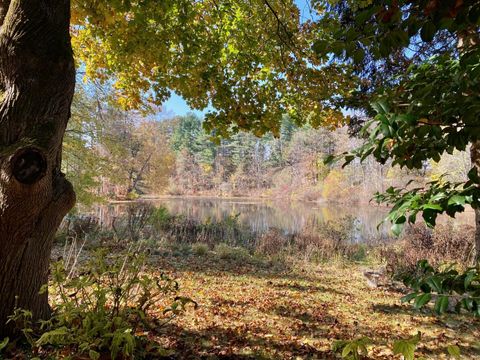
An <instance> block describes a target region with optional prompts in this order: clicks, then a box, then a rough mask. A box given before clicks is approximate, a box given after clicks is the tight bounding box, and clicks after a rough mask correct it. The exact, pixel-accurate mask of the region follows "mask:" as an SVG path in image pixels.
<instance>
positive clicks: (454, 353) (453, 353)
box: [447, 345, 461, 359]
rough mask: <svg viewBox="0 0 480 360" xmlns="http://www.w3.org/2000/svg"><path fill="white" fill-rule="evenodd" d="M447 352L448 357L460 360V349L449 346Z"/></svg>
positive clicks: (455, 346)
mask: <svg viewBox="0 0 480 360" xmlns="http://www.w3.org/2000/svg"><path fill="white" fill-rule="evenodd" d="M447 352H448V354H449V355H450V356H452V357H453V358H454V359H460V358H461V352H460V348H459V347H458V346H457V345H450V346H448V347H447Z"/></svg>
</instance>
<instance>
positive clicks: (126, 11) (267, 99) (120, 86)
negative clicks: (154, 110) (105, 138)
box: [72, 0, 351, 136]
mask: <svg viewBox="0 0 480 360" xmlns="http://www.w3.org/2000/svg"><path fill="white" fill-rule="evenodd" d="M72 26H73V46H74V49H75V53H76V56H77V59H78V61H79V63H81V64H84V66H85V72H86V76H87V78H98V79H103V80H105V81H112V82H113V86H114V88H115V89H116V97H117V100H118V102H119V103H120V104H121V105H122V106H123V107H125V108H139V107H140V108H145V107H148V105H150V104H161V103H162V102H163V101H164V100H166V99H167V98H168V97H169V94H170V91H175V92H176V93H178V94H179V95H180V96H182V97H183V98H184V99H185V100H186V101H187V102H188V104H189V105H190V106H191V107H192V108H194V109H205V108H209V109H211V111H210V112H209V113H208V115H207V117H206V121H205V127H206V128H207V129H208V130H215V133H216V134H217V135H224V136H225V135H228V134H230V133H232V132H236V131H238V130H239V129H244V130H250V131H252V132H253V133H255V134H256V135H262V134H265V133H267V132H273V133H274V134H278V132H279V130H280V124H281V119H282V116H283V115H284V114H286V113H287V114H289V115H290V116H291V117H292V118H293V119H294V120H295V121H297V122H298V123H301V122H307V123H310V124H312V125H314V126H319V125H327V126H332V125H336V124H338V123H341V122H342V121H343V116H342V114H341V111H340V109H339V108H338V107H337V106H335V104H333V103H332V102H331V99H332V98H334V97H337V96H339V97H342V96H344V95H346V94H347V92H348V89H349V86H350V83H351V80H350V77H351V75H350V73H349V71H348V68H346V67H344V66H342V65H336V64H333V63H331V64H329V63H326V62H325V61H323V60H321V59H319V58H318V57H316V56H314V52H313V51H312V43H313V41H314V40H315V38H316V37H317V34H316V32H317V31H316V26H315V23H313V22H305V21H302V19H301V16H300V11H299V9H298V7H297V5H296V4H295V2H294V1H293V0H289V1H279V0H268V1H266V0H242V1H230V0H219V1H189V0H167V1H162V2H161V3H159V2H157V1H142V2H135V1H130V0H122V1H120V0H118V1H95V2H93V1H90V0H83V1H76V2H74V3H73V17H72Z"/></svg>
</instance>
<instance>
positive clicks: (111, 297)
mask: <svg viewBox="0 0 480 360" xmlns="http://www.w3.org/2000/svg"><path fill="white" fill-rule="evenodd" d="M51 273H52V280H51V286H50V287H49V291H50V293H51V298H52V299H53V305H52V310H53V315H52V317H51V318H50V319H49V320H48V321H42V322H41V323H40V327H39V328H35V327H34V326H33V325H32V324H31V322H29V318H31V314H30V313H29V312H28V311H25V310H20V309H17V310H16V311H15V313H14V314H13V315H12V316H11V317H10V322H13V323H14V324H16V326H17V328H18V329H19V330H21V331H23V333H24V334H26V337H27V340H28V342H29V343H30V345H31V346H32V347H33V348H46V349H47V351H50V352H52V353H53V354H55V353H56V352H57V351H62V352H64V351H65V348H67V349H69V350H70V353H71V354H74V355H78V356H88V357H90V358H91V359H99V358H100V357H101V356H102V355H103V354H109V356H110V357H111V358H112V359H116V358H122V359H128V358H138V357H140V358H141V357H144V356H146V355H147V354H148V355H149V356H156V355H162V354H164V353H165V351H164V350H163V349H162V348H161V347H159V346H158V345H157V344H155V343H152V340H149V338H147V336H145V335H141V334H144V333H145V332H146V331H148V330H150V329H153V328H155V329H158V328H159V327H161V326H162V325H164V324H165V323H166V322H168V321H169V320H171V319H172V318H173V317H175V316H177V315H178V314H180V313H181V312H182V311H183V310H184V308H185V306H186V305H187V304H188V303H193V301H192V300H190V299H187V298H183V297H179V296H176V295H177V292H178V283H177V282H176V281H175V280H173V279H171V278H169V277H168V276H167V275H166V274H163V273H162V274H159V275H158V276H152V275H149V274H148V273H147V272H146V264H145V256H143V255H140V254H139V253H125V254H117V255H111V254H108V252H107V250H105V249H103V250H99V251H97V252H95V254H94V255H93V257H92V258H91V259H90V261H89V262H88V263H87V264H86V266H84V267H83V268H82V269H79V270H78V271H72V269H68V270H67V269H66V268H65V266H64V263H63V261H60V262H56V263H54V264H53V265H52V270H51ZM46 290H47V286H44V287H43V290H42V291H46ZM169 298H171V299H172V300H171V301H168V300H167V299H169ZM165 303H166V304H168V303H170V304H169V305H163V304H165ZM195 305H196V304H195ZM159 306H160V307H161V306H163V308H162V309H163V314H164V315H165V319H163V320H164V321H163V322H161V319H156V318H154V317H152V316H150V311H151V310H152V309H153V308H155V311H158V308H159ZM62 348H63V349H62Z"/></svg>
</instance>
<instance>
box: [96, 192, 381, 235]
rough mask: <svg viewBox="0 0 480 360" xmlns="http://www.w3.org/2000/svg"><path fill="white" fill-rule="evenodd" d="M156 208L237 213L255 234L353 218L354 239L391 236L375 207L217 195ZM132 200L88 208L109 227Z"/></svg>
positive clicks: (168, 201) (221, 215)
mask: <svg viewBox="0 0 480 360" xmlns="http://www.w3.org/2000/svg"><path fill="white" fill-rule="evenodd" d="M146 202H147V203H150V204H153V205H154V206H156V207H160V206H163V207H165V208H166V209H167V210H168V211H169V212H170V213H171V214H173V215H182V216H185V217H187V218H188V219H193V220H197V221H200V222H220V221H222V220H224V219H226V218H227V217H231V216H237V217H238V222H239V224H240V225H242V226H245V227H247V228H248V229H249V230H250V231H252V232H253V233H256V234H262V233H265V232H267V231H268V230H270V229H277V230H279V231H281V232H282V233H283V234H284V235H293V234H297V233H300V232H302V231H303V230H305V229H315V228H319V227H322V225H324V224H326V223H327V222H335V221H339V220H342V219H344V218H345V217H350V218H351V219H352V221H353V224H354V226H353V231H352V234H351V239H350V240H351V241H352V242H364V241H367V240H372V239H386V238H388V237H389V235H390V230H389V228H390V226H389V225H388V224H383V225H381V226H380V227H379V228H378V229H377V226H378V224H379V223H380V222H381V221H382V219H383V218H384V217H385V215H386V213H387V212H388V210H387V209H386V208H382V207H374V206H368V205H364V206H340V205H334V204H318V203H305V202H278V201H255V200H241V199H238V200H237V199H215V198H184V197H177V198H163V199H156V200H152V201H146ZM129 206H131V203H120V204H110V205H98V206H95V207H94V208H92V209H91V210H90V211H87V212H88V213H89V214H91V215H94V216H95V217H97V218H98V219H99V223H100V225H101V226H102V227H104V228H109V227H111V226H112V223H113V221H114V219H115V218H117V217H119V216H121V215H123V214H124V213H125V212H126V210H127V209H128V207H129Z"/></svg>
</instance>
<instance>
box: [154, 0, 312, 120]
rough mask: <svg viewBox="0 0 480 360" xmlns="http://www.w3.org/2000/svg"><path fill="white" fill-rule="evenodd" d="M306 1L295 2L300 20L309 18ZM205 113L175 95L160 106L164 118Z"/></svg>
mask: <svg viewBox="0 0 480 360" xmlns="http://www.w3.org/2000/svg"><path fill="white" fill-rule="evenodd" d="M307 1H309V0H295V3H296V4H297V6H298V7H299V9H300V11H301V17H302V19H309V18H311V15H310V13H309V8H308V6H307ZM207 111H208V109H206V110H204V111H198V110H195V111H194V110H192V109H191V108H190V106H188V104H187V103H186V102H185V100H184V99H183V98H182V97H181V96H179V95H177V94H175V93H172V96H171V97H170V99H168V100H167V101H166V102H164V103H163V105H162V115H163V116H164V117H171V116H175V115H178V116H183V115H185V114H187V113H188V112H193V113H195V114H197V115H199V116H203V115H204V114H205V113H206V112H207Z"/></svg>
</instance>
